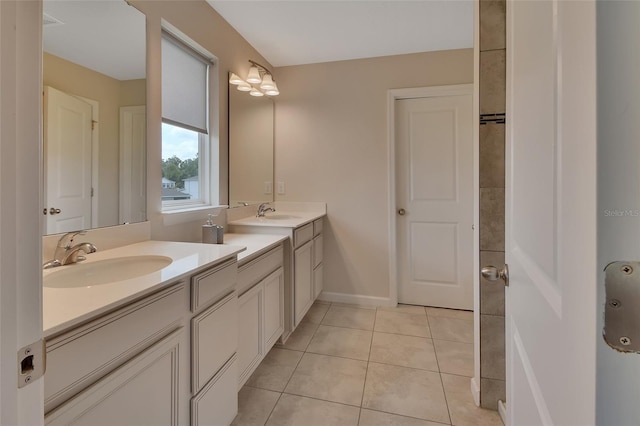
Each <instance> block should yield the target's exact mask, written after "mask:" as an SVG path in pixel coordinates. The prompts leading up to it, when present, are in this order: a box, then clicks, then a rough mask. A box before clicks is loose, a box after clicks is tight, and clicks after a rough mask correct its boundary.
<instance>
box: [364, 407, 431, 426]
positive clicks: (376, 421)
mask: <svg viewBox="0 0 640 426" xmlns="http://www.w3.org/2000/svg"><path fill="white" fill-rule="evenodd" d="M358 425H359V426H442V423H434V422H429V421H426V420H421V419H414V418H413V417H406V416H398V415H397V414H389V413H383V412H381V411H373V410H367V409H365V408H363V409H362V411H360V423H358Z"/></svg>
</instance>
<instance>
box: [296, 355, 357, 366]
mask: <svg viewBox="0 0 640 426" xmlns="http://www.w3.org/2000/svg"><path fill="white" fill-rule="evenodd" d="M305 353H307V354H311V355H321V356H330V357H332V358H340V359H346V360H349V361H360V362H367V360H366V359H362V358H349V357H348V356H342V355H332V354H323V353H320V352H305ZM296 368H297V367H296Z"/></svg>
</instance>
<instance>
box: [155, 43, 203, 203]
mask: <svg viewBox="0 0 640 426" xmlns="http://www.w3.org/2000/svg"><path fill="white" fill-rule="evenodd" d="M199 50H201V49H198V50H196V49H194V48H192V47H191V46H190V45H188V44H186V43H184V42H183V41H181V40H180V39H178V38H176V37H175V36H173V35H172V34H169V33H168V32H164V31H163V33H162V210H163V211H169V210H175V209H185V208H190V207H199V206H206V205H211V203H212V199H211V198H212V197H211V191H210V186H211V185H210V182H211V179H210V177H211V175H212V173H213V171H212V170H211V167H210V165H211V164H212V162H211V160H210V159H211V157H212V152H211V151H212V149H211V146H210V145H211V143H210V141H211V138H210V132H209V104H210V100H209V96H210V93H209V76H210V70H211V68H212V58H211V57H208V56H207V55H206V54H203V53H201V52H200V51H199Z"/></svg>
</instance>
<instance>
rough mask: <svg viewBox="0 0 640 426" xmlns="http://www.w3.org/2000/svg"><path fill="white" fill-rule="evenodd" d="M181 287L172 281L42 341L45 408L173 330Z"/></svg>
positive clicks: (182, 301)
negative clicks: (121, 306)
mask: <svg viewBox="0 0 640 426" xmlns="http://www.w3.org/2000/svg"><path fill="white" fill-rule="evenodd" d="M186 291H187V290H186V286H185V284H177V285H174V286H172V287H170V288H168V289H166V290H162V291H160V292H158V293H156V294H153V295H151V296H149V297H147V298H145V299H143V300H140V301H138V302H135V303H132V304H130V305H128V306H126V307H125V308H122V309H119V310H117V311H115V312H112V313H110V314H107V315H105V316H103V317H101V318H98V319H96V320H93V321H91V322H89V323H87V324H85V325H83V326H80V327H77V328H75V329H73V330H72V331H71V332H68V333H65V334H62V335H60V336H57V337H54V338H52V339H49V340H47V373H46V380H45V382H44V383H45V385H44V397H45V412H48V411H50V410H51V409H53V408H55V407H56V406H58V405H60V404H61V403H62V402H64V401H65V400H67V399H68V398H69V397H71V396H73V395H74V394H76V393H77V392H79V391H80V390H82V389H84V388H85V387H87V386H88V385H90V384H92V383H94V382H95V381H96V380H98V379H100V378H101V377H103V376H105V375H106V374H107V373H109V372H111V371H113V370H114V369H115V368H117V367H118V366H120V365H122V364H123V363H124V362H126V361H127V360H129V359H131V358H132V357H133V356H134V355H136V354H137V353H140V352H141V351H142V350H144V349H145V348H147V347H149V346H150V345H151V344H153V343H154V342H156V341H158V340H159V339H160V338H161V337H162V336H164V335H166V334H168V333H169V332H171V331H172V330H175V329H177V328H178V327H179V326H180V323H181V321H182V313H183V312H185V311H186V304H187V303H188V302H187V300H188V298H187V297H188V296H187V294H186Z"/></svg>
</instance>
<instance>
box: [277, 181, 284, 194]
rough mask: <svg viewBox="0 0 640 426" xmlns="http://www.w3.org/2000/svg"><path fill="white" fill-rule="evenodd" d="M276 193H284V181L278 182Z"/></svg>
mask: <svg viewBox="0 0 640 426" xmlns="http://www.w3.org/2000/svg"><path fill="white" fill-rule="evenodd" d="M278 194H279V195H284V182H278Z"/></svg>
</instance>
